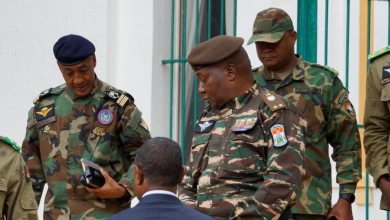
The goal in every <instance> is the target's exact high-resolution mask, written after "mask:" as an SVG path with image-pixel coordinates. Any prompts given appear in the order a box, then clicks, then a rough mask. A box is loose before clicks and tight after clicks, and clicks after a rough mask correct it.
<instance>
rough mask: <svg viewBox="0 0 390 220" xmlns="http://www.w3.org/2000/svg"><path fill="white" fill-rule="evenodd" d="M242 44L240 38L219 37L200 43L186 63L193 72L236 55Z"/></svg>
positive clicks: (242, 40) (242, 41)
mask: <svg viewBox="0 0 390 220" xmlns="http://www.w3.org/2000/svg"><path fill="white" fill-rule="evenodd" d="M243 43H244V39H243V38H241V37H232V36H226V35H220V36H217V37H213V38H211V39H210V40H208V41H205V42H202V43H200V44H199V45H197V46H196V47H194V49H192V50H191V52H190V54H189V55H188V63H189V64H190V65H191V66H192V69H194V71H197V70H199V69H201V68H203V67H205V66H207V65H210V64H214V63H218V62H220V61H223V60H225V59H226V58H228V57H230V56H231V55H233V54H234V53H236V52H237V51H238V50H239V49H240V48H241V46H242V44H243Z"/></svg>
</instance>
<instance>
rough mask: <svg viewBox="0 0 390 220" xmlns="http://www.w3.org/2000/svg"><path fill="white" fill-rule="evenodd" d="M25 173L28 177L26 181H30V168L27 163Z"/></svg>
mask: <svg viewBox="0 0 390 220" xmlns="http://www.w3.org/2000/svg"><path fill="white" fill-rule="evenodd" d="M24 173H25V177H26V181H27V182H28V181H30V170H29V169H28V166H27V165H26V164H25V165H24Z"/></svg>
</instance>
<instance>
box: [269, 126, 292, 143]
mask: <svg viewBox="0 0 390 220" xmlns="http://www.w3.org/2000/svg"><path fill="white" fill-rule="evenodd" d="M270 131H271V134H272V141H273V143H274V147H275V148H281V147H284V146H286V145H287V144H288V140H287V137H286V133H285V132H284V125H282V124H275V125H273V126H272V127H271V129H270Z"/></svg>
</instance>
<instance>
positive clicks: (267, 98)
mask: <svg viewBox="0 0 390 220" xmlns="http://www.w3.org/2000/svg"><path fill="white" fill-rule="evenodd" d="M260 97H261V98H262V99H263V101H264V102H265V104H266V105H267V106H268V107H269V108H270V109H271V111H272V112H276V111H279V110H281V109H285V108H286V105H285V104H284V102H283V100H282V99H281V98H280V97H279V96H278V95H276V93H275V92H266V93H263V94H261V95H260Z"/></svg>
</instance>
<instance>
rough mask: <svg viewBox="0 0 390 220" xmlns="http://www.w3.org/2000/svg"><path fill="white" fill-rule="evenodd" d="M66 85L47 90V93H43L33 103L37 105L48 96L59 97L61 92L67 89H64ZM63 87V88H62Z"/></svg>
mask: <svg viewBox="0 0 390 220" xmlns="http://www.w3.org/2000/svg"><path fill="white" fill-rule="evenodd" d="M63 85H64V84H62V85H61V86H58V87H56V88H50V89H46V90H45V91H43V92H41V93H40V94H39V95H38V96H37V97H36V98H35V99H34V101H33V103H34V104H36V103H37V102H38V101H39V100H40V99H42V98H45V97H46V96H49V95H59V94H61V92H62V91H63V90H64V89H65V88H66V87H63ZM61 87H63V88H61Z"/></svg>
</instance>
